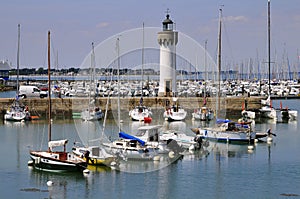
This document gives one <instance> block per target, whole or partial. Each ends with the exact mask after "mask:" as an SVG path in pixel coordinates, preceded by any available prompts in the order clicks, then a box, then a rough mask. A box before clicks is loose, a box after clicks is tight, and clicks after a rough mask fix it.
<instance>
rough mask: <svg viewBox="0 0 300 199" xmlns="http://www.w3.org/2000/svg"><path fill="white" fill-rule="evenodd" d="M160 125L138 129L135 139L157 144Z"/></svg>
mask: <svg viewBox="0 0 300 199" xmlns="http://www.w3.org/2000/svg"><path fill="white" fill-rule="evenodd" d="M160 128H161V126H160V125H155V126H142V127H140V128H138V132H137V133H136V135H135V136H136V137H138V138H139V139H141V140H143V141H146V142H159V129H160Z"/></svg>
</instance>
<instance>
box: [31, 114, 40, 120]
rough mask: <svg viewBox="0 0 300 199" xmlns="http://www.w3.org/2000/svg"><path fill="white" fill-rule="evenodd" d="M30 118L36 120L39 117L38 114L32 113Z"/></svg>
mask: <svg viewBox="0 0 300 199" xmlns="http://www.w3.org/2000/svg"><path fill="white" fill-rule="evenodd" d="M31 119H32V120H37V119H39V116H37V115H32V116H31Z"/></svg>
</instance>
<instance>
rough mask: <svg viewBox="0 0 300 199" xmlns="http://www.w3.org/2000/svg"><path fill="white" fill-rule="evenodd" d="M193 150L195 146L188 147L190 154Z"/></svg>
mask: <svg viewBox="0 0 300 199" xmlns="http://www.w3.org/2000/svg"><path fill="white" fill-rule="evenodd" d="M194 150H195V146H194V145H193V144H192V145H191V146H190V147H189V151H190V152H193V151H194Z"/></svg>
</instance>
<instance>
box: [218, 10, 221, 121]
mask: <svg viewBox="0 0 300 199" xmlns="http://www.w3.org/2000/svg"><path fill="white" fill-rule="evenodd" d="M219 11H220V12H219V37H218V38H219V39H218V44H219V45H218V81H219V84H218V87H219V88H218V110H219V111H218V116H220V104H221V103H220V97H221V58H222V56H221V51H222V8H220V9H219Z"/></svg>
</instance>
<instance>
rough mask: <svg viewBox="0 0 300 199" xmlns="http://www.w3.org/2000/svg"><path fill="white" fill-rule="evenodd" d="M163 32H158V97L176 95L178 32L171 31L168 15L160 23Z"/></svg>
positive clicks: (171, 25) (171, 26)
mask: <svg viewBox="0 0 300 199" xmlns="http://www.w3.org/2000/svg"><path fill="white" fill-rule="evenodd" d="M162 25H163V30H162V31H161V32H158V37H157V40H158V44H159V45H160V63H159V65H160V67H159V68H160V75H159V90H158V96H171V95H172V96H174V95H175V93H176V44H177V42H178V32H176V31H174V30H173V21H172V20H171V19H170V15H169V13H167V15H166V19H165V20H164V21H163V22H162Z"/></svg>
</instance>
